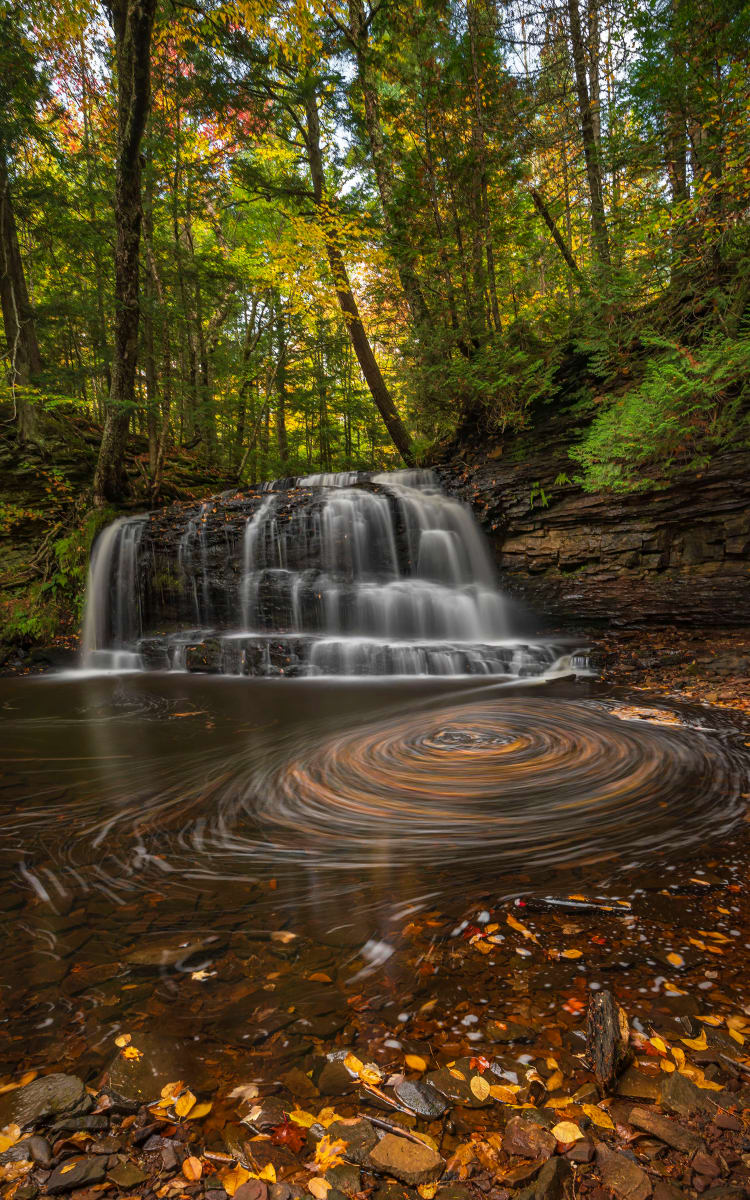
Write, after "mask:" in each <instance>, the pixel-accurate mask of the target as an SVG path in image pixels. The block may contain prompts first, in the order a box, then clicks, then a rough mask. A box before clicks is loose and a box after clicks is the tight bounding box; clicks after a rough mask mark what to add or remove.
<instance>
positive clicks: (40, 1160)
mask: <svg viewBox="0 0 750 1200" xmlns="http://www.w3.org/2000/svg"><path fill="white" fill-rule="evenodd" d="M11 1162H33V1163H36V1165H37V1166H38V1167H51V1166H52V1147H51V1146H50V1144H49V1142H48V1141H47V1139H46V1138H43V1137H38V1136H36V1135H35V1136H32V1137H28V1138H23V1140H22V1141H20V1142H16V1144H15V1146H10V1147H9V1148H8V1149H7V1150H6V1151H5V1152H4V1153H3V1154H0V1166H5V1165H6V1163H11Z"/></svg>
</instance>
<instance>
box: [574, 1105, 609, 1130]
mask: <svg viewBox="0 0 750 1200" xmlns="http://www.w3.org/2000/svg"><path fill="white" fill-rule="evenodd" d="M581 1108H582V1109H583V1111H584V1112H585V1114H586V1116H587V1117H588V1118H589V1120H590V1121H592V1122H593V1124H594V1125H597V1126H598V1127H599V1129H614V1127H615V1125H614V1121H613V1120H612V1118H611V1117H610V1115H609V1113H608V1112H605V1111H604V1109H603V1108H599V1106H598V1105H597V1104H582V1105H581Z"/></svg>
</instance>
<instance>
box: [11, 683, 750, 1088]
mask: <svg viewBox="0 0 750 1200" xmlns="http://www.w3.org/2000/svg"><path fill="white" fill-rule="evenodd" d="M0 705H2V712H3V724H2V732H0V738H1V739H2V750H1V753H2V764H3V769H2V777H0V804H1V805H2V840H1V842H0V849H1V851H2V858H1V859H0V864H1V869H2V879H1V880H0V913H1V914H2V916H3V920H4V927H5V931H6V936H5V942H4V953H5V958H6V972H5V974H4V977H3V979H2V985H1V986H2V994H3V999H4V1004H3V1010H4V1013H5V1019H4V1024H3V1026H2V1027H1V1028H2V1032H1V1033H0V1051H1V1052H2V1058H3V1060H4V1061H5V1062H6V1063H7V1064H8V1065H16V1064H17V1063H18V1062H20V1061H22V1060H23V1061H30V1060H33V1059H34V1057H35V1056H43V1055H44V1054H45V1053H46V1054H48V1053H49V1047H50V1045H54V1046H55V1048H56V1054H57V1055H58V1056H59V1057H60V1058H61V1059H62V1060H64V1059H65V1056H66V1054H68V1053H70V1054H73V1053H74V1049H73V1046H74V1042H75V1041H76V1039H79V1041H80V1040H83V1042H85V1047H86V1051H85V1052H86V1054H89V1055H90V1056H91V1057H92V1062H96V1061H98V1059H97V1055H101V1054H102V1053H103V1050H102V1049H101V1047H103V1046H104V1045H105V1044H106V1043H108V1040H110V1039H111V1036H112V1030H113V1029H116V1028H118V1027H122V1025H123V1023H126V1022H128V1021H131V1020H134V1019H137V1014H138V1012H140V1011H142V1010H143V1006H144V1005H146V1004H147V1003H149V1002H150V1000H151V998H152V996H153V994H154V988H155V986H156V983H155V981H157V982H158V981H160V982H159V986H162V984H163V985H164V986H167V984H168V985H169V986H170V987H172V988H174V986H175V985H174V983H170V980H169V978H167V976H169V975H170V973H172V974H174V973H177V974H178V975H179V974H180V973H181V972H182V973H183V974H184V973H187V975H188V977H189V976H190V975H192V973H193V972H195V971H203V970H205V971H207V972H209V973H210V972H211V971H213V970H216V971H217V974H218V976H219V977H220V981H221V982H222V985H225V986H227V987H229V988H232V987H234V988H236V986H237V984H236V980H233V976H232V971H235V972H236V970H237V967H236V964H237V963H241V962H244V963H247V962H253V963H256V964H257V965H256V967H254V968H253V969H254V970H257V971H258V972H262V971H267V970H268V964H267V962H265V960H264V959H263V953H265V952H264V951H263V952H261V951H260V950H259V947H263V946H264V945H268V946H273V947H275V950H274V953H280V954H285V953H287V952H288V953H290V954H291V953H292V951H291V950H289V951H287V949H286V946H287V943H286V942H285V940H284V939H283V938H281V939H279V938H278V937H277V938H276V939H275V940H274V936H273V935H274V934H278V932H279V931H291V932H293V933H294V934H296V935H297V937H298V938H299V939H305V941H304V945H305V950H304V952H303V951H302V950H299V949H298V950H296V951H294V953H296V954H297V955H298V957H299V962H300V963H301V964H302V965H303V967H304V971H305V972H307V973H308V977H309V973H310V972H311V971H312V972H313V973H314V972H315V970H316V969H317V970H320V969H321V964H323V969H325V970H329V971H335V969H336V968H337V967H340V966H341V964H342V963H347V962H351V963H352V964H353V965H352V979H356V978H361V977H362V973H363V972H364V973H365V974H366V973H367V972H368V970H373V971H374V970H379V971H385V972H386V974H387V972H391V977H392V978H395V976H396V974H397V972H398V970H399V966H398V958H397V956H395V957H393V950H394V946H395V939H394V936H393V928H394V922H398V921H403V919H404V916H405V914H408V913H409V912H416V911H418V910H420V909H422V910H424V909H425V908H427V907H429V908H431V909H435V910H439V911H440V912H441V913H443V914H445V915H446V916H445V919H447V918H448V917H449V916H450V915H451V914H453V913H456V914H459V913H460V912H461V911H462V906H463V905H464V904H465V899H466V897H467V896H468V895H469V894H471V895H479V894H481V892H482V890H483V889H484V890H485V891H490V892H491V893H492V894H493V895H494V897H495V898H496V897H498V896H499V895H502V894H506V895H512V894H515V892H516V889H518V887H519V877H523V882H522V883H521V887H522V889H523V890H527V891H528V890H534V889H535V888H540V887H541V888H547V887H549V886H550V880H551V878H552V875H551V872H553V871H557V872H558V874H559V879H560V880H565V879H567V880H568V882H569V883H570V881H571V880H575V879H580V878H581V877H582V876H581V872H582V871H583V872H587V875H586V879H587V881H588V883H589V884H590V885H598V886H603V885H604V883H605V882H606V881H607V880H608V879H609V880H611V879H612V878H618V877H619V878H620V879H622V878H623V877H626V874H627V872H629V871H631V870H632V868H633V866H634V864H637V863H646V864H648V863H649V862H651V861H655V860H657V859H658V861H659V862H663V861H664V859H665V857H666V859H667V860H668V859H669V856H670V854H672V855H674V854H676V853H677V852H680V853H682V852H684V850H685V848H686V847H689V846H691V845H692V846H694V845H697V844H700V843H701V842H702V841H705V840H706V839H707V838H708V837H709V836H715V837H720V836H721V835H723V834H726V832H727V830H729V829H730V828H731V827H732V826H733V825H734V824H735V823H736V821H737V820H738V818H739V817H740V816H741V813H742V811H743V806H744V801H743V799H742V793H743V791H747V767H746V751H745V752H743V746H742V742H743V736H741V735H738V734H737V732H736V731H735V730H734V729H733V727H732V720H731V717H727V716H724V717H722V716H721V715H720V714H711V715H710V716H709V715H707V713H706V711H705V710H700V711H692V712H688V711H685V712H683V713H681V714H679V719H678V720H677V721H676V722H675V723H674V724H669V723H665V722H664V721H663V720H660V719H659V716H658V713H654V710H652V709H650V708H649V706H648V704H644V701H643V698H642V697H641V698H640V699H639V705H640V707H639V709H638V710H631V709H628V707H627V703H626V700H625V699H620V698H618V697H616V696H613V695H611V694H609V695H608V694H606V693H603V692H602V691H601V690H598V689H597V688H596V687H595V686H594V685H591V684H580V683H579V684H575V685H574V684H564V683H556V684H550V685H546V686H543V687H536V688H534V687H527V688H526V689H523V688H520V687H515V688H510V687H507V686H505V687H504V686H502V685H497V684H494V685H493V684H491V683H486V684H479V685H478V684H477V683H476V681H469V680H467V681H466V682H465V683H457V681H455V680H453V681H450V682H448V681H443V682H440V681H438V680H429V679H422V680H414V681H409V682H408V683H407V682H405V681H401V682H399V683H396V682H394V681H393V680H387V679H384V680H382V681H373V680H369V681H368V682H367V684H366V685H365V684H364V683H363V682H359V681H353V680H348V681H345V680H342V681H336V682H333V681H330V682H327V683H322V682H320V681H313V680H299V681H279V682H278V683H276V682H274V681H267V680H265V681H252V680H231V679H204V680H201V679H198V678H191V677H184V676H182V677H181V676H167V677H164V676H161V677H155V676H153V677H152V676H148V675H139V676H131V677H124V678H120V679H118V678H116V677H105V678H93V679H86V678H82V679H80V680H76V681H71V680H54V679H48V680H37V681H29V680H5V681H1V682H0ZM615 713H618V714H619V716H620V717H622V718H625V719H616V716H615ZM650 716H655V717H656V719H654V720H651V719H649V718H650ZM638 718H640V719H638ZM618 873H619V876H618ZM299 944H300V946H301V945H302V941H300V943H299ZM227 955H229V958H227V957H226V956H227ZM259 955H260V957H259ZM227 963H229V964H230V965H229V966H228V965H227ZM385 963H388V964H389V966H388V967H387V968H385V967H384V966H383V964H385ZM231 964H234V966H232V965H231ZM300 970H302V966H301V967H300ZM165 980H166V983H165ZM217 986H218V985H217ZM222 995H223V993H222V992H221V991H220V990H216V991H215V992H214V996H215V998H217V1002H218V998H220V997H221V996H222ZM234 995H235V992H234V991H233V992H231V996H234ZM231 996H230V993H229V992H227V993H226V995H224V1000H228V999H230V998H231ZM221 1011H222V1014H223V1015H222V1021H223V1029H224V1032H225V1033H226V1032H227V1030H228V1029H229V1028H230V1027H231V1026H232V1022H233V1021H234V1022H235V1023H236V1024H237V1025H239V1024H241V1023H242V1022H243V1021H244V1020H245V1017H244V1016H243V1015H242V1014H243V1012H244V1011H245V1010H243V1009H242V1008H240V1010H238V1012H237V1013H235V1017H234V1018H233V1017H232V1016H231V1012H232V1009H231V1005H227V1004H224V1005H223V1006H222V1010H221ZM200 1013H201V1006H200V1005H198V1008H197V1009H195V1007H194V1006H193V1007H192V1008H191V1007H190V1006H188V1008H187V1009H186V1010H185V1011H184V1012H182V1015H181V1016H179V1014H178V1013H177V1010H176V1009H175V1016H174V1019H175V1020H178V1017H179V1020H181V1021H182V1022H183V1026H184V1032H185V1033H186V1034H187V1033H190V1034H191V1035H194V1034H195V1033H196V1032H200V1033H205V1021H206V1017H205V1014H203V1015H200ZM227 1013H229V1014H230V1015H229V1016H227V1015H226V1014H227ZM82 1052H83V1051H82V1049H81V1046H80V1045H79V1046H78V1048H77V1050H75V1053H78V1054H80V1053H82Z"/></svg>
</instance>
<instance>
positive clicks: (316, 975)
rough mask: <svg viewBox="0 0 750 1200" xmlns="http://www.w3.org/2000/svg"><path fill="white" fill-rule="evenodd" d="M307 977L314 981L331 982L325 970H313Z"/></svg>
mask: <svg viewBox="0 0 750 1200" xmlns="http://www.w3.org/2000/svg"><path fill="white" fill-rule="evenodd" d="M307 978H308V979H309V980H311V981H312V982H314V983H333V980H332V979H331V976H330V975H326V973H325V971H313V973H312V975H308V977H307Z"/></svg>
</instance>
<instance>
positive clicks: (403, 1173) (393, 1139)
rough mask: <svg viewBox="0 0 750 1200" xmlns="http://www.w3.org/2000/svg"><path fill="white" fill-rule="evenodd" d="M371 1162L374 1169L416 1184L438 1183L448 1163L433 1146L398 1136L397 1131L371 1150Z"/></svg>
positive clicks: (416, 1185)
mask: <svg viewBox="0 0 750 1200" xmlns="http://www.w3.org/2000/svg"><path fill="white" fill-rule="evenodd" d="M370 1164H371V1166H373V1167H374V1168H375V1170H377V1171H382V1172H384V1173H385V1174H387V1175H393V1176H394V1178H396V1179H399V1180H401V1181H402V1182H403V1183H409V1184H412V1185H413V1186H414V1187H418V1186H419V1184H422V1183H435V1182H437V1180H438V1179H439V1178H440V1176H441V1175H442V1174H443V1171H444V1170H445V1163H444V1162H443V1160H442V1158H441V1157H440V1155H439V1154H438V1153H437V1152H436V1151H435V1150H433V1149H432V1147H431V1146H426V1145H424V1144H423V1143H420V1142H412V1141H409V1140H408V1139H407V1138H402V1137H397V1136H396V1134H394V1133H387V1134H386V1135H385V1137H384V1138H383V1139H382V1141H380V1142H378V1144H377V1146H376V1147H375V1148H374V1150H371V1151H370Z"/></svg>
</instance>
